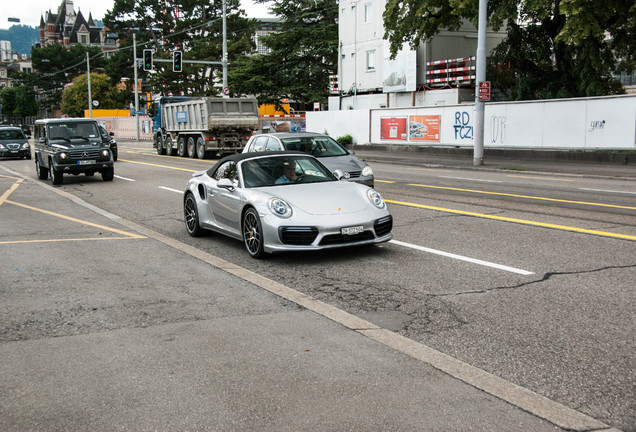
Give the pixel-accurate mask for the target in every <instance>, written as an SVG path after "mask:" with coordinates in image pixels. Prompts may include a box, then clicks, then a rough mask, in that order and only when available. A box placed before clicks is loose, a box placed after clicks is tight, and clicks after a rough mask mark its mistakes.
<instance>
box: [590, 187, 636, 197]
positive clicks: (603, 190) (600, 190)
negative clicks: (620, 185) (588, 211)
mask: <svg viewBox="0 0 636 432" xmlns="http://www.w3.org/2000/svg"><path fill="white" fill-rule="evenodd" d="M579 189H580V190H586V191H592V192H609V193H626V194H634V195H636V192H630V191H617V190H606V189H588V188H579Z"/></svg>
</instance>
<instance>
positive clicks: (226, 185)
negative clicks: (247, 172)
mask: <svg viewBox="0 0 636 432" xmlns="http://www.w3.org/2000/svg"><path fill="white" fill-rule="evenodd" d="M216 185H217V187H220V188H223V189H227V190H229V191H233V190H234V183H232V180H230V179H228V178H223V179H221V180H219V181H218V182H217V184H216Z"/></svg>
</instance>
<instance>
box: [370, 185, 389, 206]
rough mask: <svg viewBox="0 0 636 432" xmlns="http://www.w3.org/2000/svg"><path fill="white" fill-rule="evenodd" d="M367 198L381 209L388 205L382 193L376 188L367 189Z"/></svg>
mask: <svg viewBox="0 0 636 432" xmlns="http://www.w3.org/2000/svg"><path fill="white" fill-rule="evenodd" d="M367 198H369V201H371V203H372V204H373V205H374V206H376V207H377V208H379V209H383V208H384V206H385V205H386V204H385V203H384V199H383V198H382V195H380V193H379V192H378V191H376V190H375V189H369V190H367Z"/></svg>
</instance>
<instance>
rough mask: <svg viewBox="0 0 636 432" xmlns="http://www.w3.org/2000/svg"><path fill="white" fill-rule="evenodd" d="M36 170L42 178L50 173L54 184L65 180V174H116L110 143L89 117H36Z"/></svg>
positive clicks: (105, 177)
mask: <svg viewBox="0 0 636 432" xmlns="http://www.w3.org/2000/svg"><path fill="white" fill-rule="evenodd" d="M33 136H34V139H35V143H34V147H35V171H36V173H37V176H38V178H39V179H40V180H46V179H47V178H48V176H49V173H51V181H52V183H53V184H54V185H59V184H62V181H63V175H64V174H73V175H79V174H85V175H87V176H92V175H95V173H97V172H99V173H101V175H102V179H103V180H104V181H112V180H113V177H114V176H115V170H114V162H113V154H112V152H111V151H110V143H109V142H108V139H107V138H106V137H103V136H102V134H101V132H100V131H99V126H98V124H97V122H96V121H95V120H93V119H90V118H66V119H42V120H36V122H35V126H34V128H33Z"/></svg>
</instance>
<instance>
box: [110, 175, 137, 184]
mask: <svg viewBox="0 0 636 432" xmlns="http://www.w3.org/2000/svg"><path fill="white" fill-rule="evenodd" d="M115 177H116V178H118V179H121V180H126V181H129V182H134V181H137V180H135V179H131V178H128V177H122V176H118V175H116V176H115Z"/></svg>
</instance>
